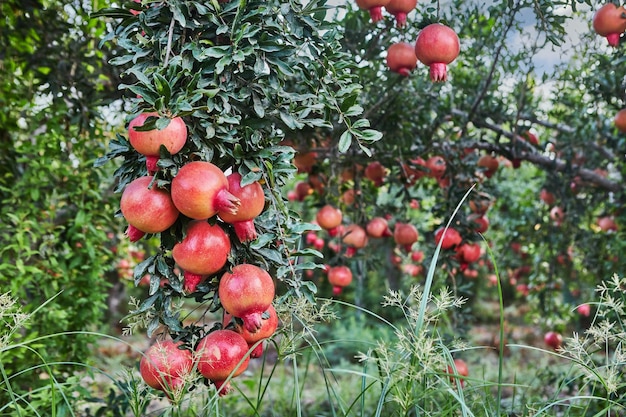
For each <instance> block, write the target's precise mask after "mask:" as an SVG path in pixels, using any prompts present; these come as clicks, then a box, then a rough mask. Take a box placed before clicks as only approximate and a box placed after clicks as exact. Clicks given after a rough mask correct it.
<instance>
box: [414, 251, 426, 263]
mask: <svg viewBox="0 0 626 417" xmlns="http://www.w3.org/2000/svg"><path fill="white" fill-rule="evenodd" d="M411 260H412V261H413V262H417V263H420V262H422V261H423V260H424V252H422V251H421V250H414V251H413V252H411Z"/></svg>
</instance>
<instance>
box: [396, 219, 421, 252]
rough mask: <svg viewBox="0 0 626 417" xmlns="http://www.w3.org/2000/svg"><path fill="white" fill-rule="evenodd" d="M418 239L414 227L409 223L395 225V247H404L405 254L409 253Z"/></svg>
mask: <svg viewBox="0 0 626 417" xmlns="http://www.w3.org/2000/svg"><path fill="white" fill-rule="evenodd" d="M418 238H419V233H418V232H417V229H416V228H415V226H413V225H412V224H410V223H400V222H398V223H396V226H395V227H394V229H393V240H394V241H395V242H396V244H397V245H400V246H402V247H404V249H405V250H406V251H407V252H410V251H411V247H412V246H413V244H414V243H415V242H417V239H418Z"/></svg>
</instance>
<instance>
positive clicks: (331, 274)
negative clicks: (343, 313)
mask: <svg viewBox="0 0 626 417" xmlns="http://www.w3.org/2000/svg"><path fill="white" fill-rule="evenodd" d="M328 282H329V283H330V285H332V286H333V294H334V295H339V294H341V291H342V290H343V287H347V286H348V285H350V283H351V282H352V271H351V270H350V268H348V267H347V266H344V265H339V266H331V267H330V268H329V269H328Z"/></svg>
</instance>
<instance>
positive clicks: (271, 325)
mask: <svg viewBox="0 0 626 417" xmlns="http://www.w3.org/2000/svg"><path fill="white" fill-rule="evenodd" d="M311 272H312V271H311ZM265 316H267V317H265ZM233 319H234V317H233V315H232V314H230V313H226V312H224V318H223V319H222V326H224V327H226V326H228V325H229V324H230V323H231V322H232V323H233V327H234V330H235V331H236V332H237V333H239V334H240V335H242V336H243V338H244V339H245V341H246V343H247V344H248V348H249V349H250V348H252V346H254V345H255V344H256V343H257V342H260V341H261V340H264V339H267V338H268V337H271V336H272V335H273V334H274V333H275V332H276V329H277V328H278V315H277V314H276V309H274V306H273V305H271V304H270V307H269V308H268V309H267V311H266V312H264V313H263V318H262V321H263V324H262V325H261V328H260V329H259V331H258V332H256V333H250V332H249V331H247V330H246V329H245V328H244V327H243V326H242V325H241V323H239V321H237V320H236V319H235V320H233ZM262 354H263V343H259V344H258V345H257V346H256V347H255V348H254V349H253V350H252V352H251V353H250V357H251V358H260V357H261V355H262Z"/></svg>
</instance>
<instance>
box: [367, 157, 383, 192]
mask: <svg viewBox="0 0 626 417" xmlns="http://www.w3.org/2000/svg"><path fill="white" fill-rule="evenodd" d="M364 175H365V178H367V179H368V180H370V181H372V182H373V183H374V185H376V186H377V187H380V186H381V185H383V181H384V179H385V175H387V173H386V172H385V167H384V166H383V165H382V164H381V163H380V162H378V161H373V162H370V163H369V164H368V165H367V166H366V167H365V171H364Z"/></svg>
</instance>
